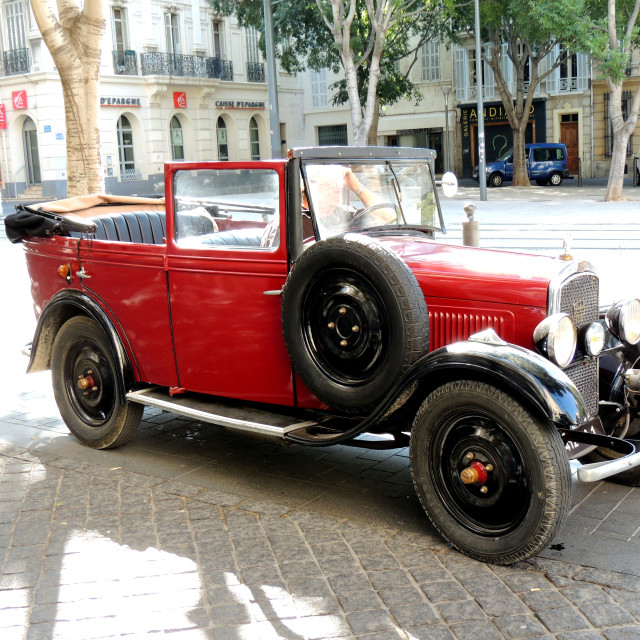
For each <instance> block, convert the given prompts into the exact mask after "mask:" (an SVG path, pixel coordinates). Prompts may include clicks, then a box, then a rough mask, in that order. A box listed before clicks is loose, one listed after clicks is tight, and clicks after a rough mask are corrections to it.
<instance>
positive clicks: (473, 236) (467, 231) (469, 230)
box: [462, 202, 480, 247]
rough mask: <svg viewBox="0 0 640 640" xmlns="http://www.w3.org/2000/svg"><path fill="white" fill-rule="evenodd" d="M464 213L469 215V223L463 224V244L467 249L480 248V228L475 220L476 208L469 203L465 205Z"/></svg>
mask: <svg viewBox="0 0 640 640" xmlns="http://www.w3.org/2000/svg"><path fill="white" fill-rule="evenodd" d="M464 212H465V213H466V214H467V218H468V220H467V222H463V223H462V244H463V245H465V247H479V246H480V228H479V227H478V222H477V220H474V219H473V216H474V214H475V212H476V207H475V205H474V204H473V203H471V202H467V203H466V204H465V205H464Z"/></svg>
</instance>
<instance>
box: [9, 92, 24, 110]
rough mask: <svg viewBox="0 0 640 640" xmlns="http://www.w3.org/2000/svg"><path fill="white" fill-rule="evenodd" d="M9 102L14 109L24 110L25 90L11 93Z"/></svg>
mask: <svg viewBox="0 0 640 640" xmlns="http://www.w3.org/2000/svg"><path fill="white" fill-rule="evenodd" d="M11 102H13V108H14V109H26V108H27V90H26V89H20V91H12V92H11Z"/></svg>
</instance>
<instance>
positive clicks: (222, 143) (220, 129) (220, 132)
mask: <svg viewBox="0 0 640 640" xmlns="http://www.w3.org/2000/svg"><path fill="white" fill-rule="evenodd" d="M216 135H217V138H218V160H222V161H227V160H228V159H229V145H228V143H227V125H226V124H225V123H224V120H223V119H222V116H221V117H219V118H218V123H217V124H216Z"/></svg>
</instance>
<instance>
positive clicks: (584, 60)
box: [577, 53, 589, 91]
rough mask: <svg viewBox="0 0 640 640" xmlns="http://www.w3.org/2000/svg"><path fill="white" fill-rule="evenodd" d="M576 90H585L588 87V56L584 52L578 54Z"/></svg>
mask: <svg viewBox="0 0 640 640" xmlns="http://www.w3.org/2000/svg"><path fill="white" fill-rule="evenodd" d="M577 57H578V91H586V90H587V89H588V88H589V56H588V55H587V54H586V53H579V54H578V56H577Z"/></svg>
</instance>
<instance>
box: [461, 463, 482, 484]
mask: <svg viewBox="0 0 640 640" xmlns="http://www.w3.org/2000/svg"><path fill="white" fill-rule="evenodd" d="M460 480H462V482H463V484H473V483H474V482H477V481H478V471H477V470H476V469H474V467H467V468H466V469H463V470H462V472H461V473H460Z"/></svg>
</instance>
